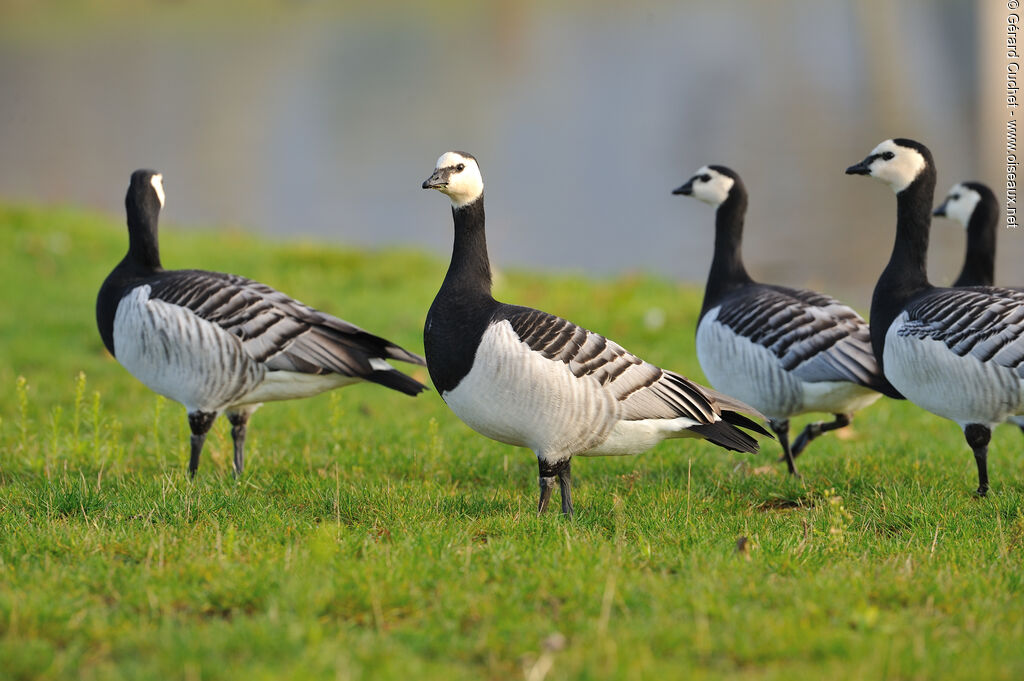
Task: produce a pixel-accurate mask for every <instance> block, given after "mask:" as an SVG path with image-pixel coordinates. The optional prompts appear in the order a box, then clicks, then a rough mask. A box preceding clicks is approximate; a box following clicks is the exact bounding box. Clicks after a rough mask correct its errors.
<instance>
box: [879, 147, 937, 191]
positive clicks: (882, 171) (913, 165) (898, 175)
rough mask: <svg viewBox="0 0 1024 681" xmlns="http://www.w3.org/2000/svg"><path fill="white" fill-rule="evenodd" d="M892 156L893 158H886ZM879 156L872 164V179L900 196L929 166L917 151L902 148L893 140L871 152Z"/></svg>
mask: <svg viewBox="0 0 1024 681" xmlns="http://www.w3.org/2000/svg"><path fill="white" fill-rule="evenodd" d="M888 154H892V157H891V158H886V157H885V156H886V155H888ZM871 156H877V157H878V158H876V159H875V160H874V161H872V162H871V177H876V178H878V179H879V180H881V181H882V182H885V183H886V184H887V185H889V186H890V187H892V190H893V191H894V192H896V193H897V194H899V193H900V192H901V191H903V190H904V189H906V188H907V187H909V186H910V183H911V182H913V181H914V180H916V179H917V176H918V175H920V174H921V171H922V170H924V167H925V166H926V165H927V161H925V159H924V156H922V155H921V154H920V153H918V152H917V150H916V149H911V148H909V147H901V146H900V145H898V144H896V143H895V142H894V141H892V140H886V141H884V142H882V143H881V144H879V145H878V146H877V147H875V148H874V149H873V150H872V151H871Z"/></svg>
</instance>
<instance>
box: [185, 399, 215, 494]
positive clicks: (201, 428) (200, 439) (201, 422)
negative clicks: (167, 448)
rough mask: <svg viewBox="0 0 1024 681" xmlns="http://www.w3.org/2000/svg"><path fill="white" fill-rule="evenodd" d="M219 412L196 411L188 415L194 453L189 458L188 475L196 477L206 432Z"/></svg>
mask: <svg viewBox="0 0 1024 681" xmlns="http://www.w3.org/2000/svg"><path fill="white" fill-rule="evenodd" d="M216 420H217V413H216V412H211V411H194V412H192V413H190V414H189V415H188V427H189V428H190V429H191V430H192V441H191V444H192V453H191V455H190V456H189V459H188V476H189V477H190V478H194V477H196V470H198V468H199V454H200V453H202V451H203V443H204V442H206V434H207V433H209V432H210V428H211V427H212V426H213V422H214V421H216Z"/></svg>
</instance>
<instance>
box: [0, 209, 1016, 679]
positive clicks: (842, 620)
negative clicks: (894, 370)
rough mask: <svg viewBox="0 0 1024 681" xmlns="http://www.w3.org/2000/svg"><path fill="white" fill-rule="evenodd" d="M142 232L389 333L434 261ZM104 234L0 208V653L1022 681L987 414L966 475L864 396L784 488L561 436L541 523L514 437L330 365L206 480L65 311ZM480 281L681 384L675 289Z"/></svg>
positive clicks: (908, 416) (569, 673)
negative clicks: (324, 391) (564, 452)
mask: <svg viewBox="0 0 1024 681" xmlns="http://www.w3.org/2000/svg"><path fill="white" fill-rule="evenodd" d="M436 223H437V234H438V239H439V240H443V241H442V243H443V244H444V245H445V246H447V245H448V243H449V242H450V238H451V235H450V233H449V231H448V230H449V229H450V226H449V225H448V221H447V220H446V219H444V218H443V216H442V217H438V218H437V220H436ZM162 235H163V241H164V250H163V256H164V264H165V265H167V266H169V267H182V266H188V267H201V268H209V269H218V270H227V271H232V272H237V273H240V274H245V275H247V276H250V277H253V278H256V279H260V280H262V281H265V282H267V283H269V284H271V285H274V286H276V287H278V288H281V289H283V290H285V291H287V292H289V293H291V294H292V295H295V296H296V297H298V298H299V299H301V300H303V301H304V302H307V303H309V304H311V305H314V306H316V307H320V308H322V309H325V310H328V311H331V312H334V313H336V314H338V315H339V316H341V317H343V318H346V319H349V320H350V321H353V322H356V323H358V324H360V325H362V326H365V327H367V328H369V329H370V330H372V331H374V332H377V333H380V334H382V335H385V336H387V337H390V338H392V339H394V340H395V341H397V342H399V343H401V344H403V345H405V346H407V347H409V348H410V349H413V350H417V351H422V338H421V328H422V322H423V318H424V315H425V313H426V310H427V308H428V306H429V304H430V300H431V299H432V297H433V294H434V292H435V291H436V289H437V286H438V285H439V283H440V280H441V278H442V276H443V274H444V270H445V267H446V263H445V262H441V261H439V260H437V259H433V258H429V257H426V256H423V255H419V254H415V253H409V252H383V253H373V254H367V253H359V252H351V251H344V250H339V249H333V248H325V247H324V246H322V245H319V244H299V245H296V244H281V243H269V242H266V241H260V240H258V239H253V238H252V237H251V236H248V235H242V234H237V233H230V232H222V233H216V234H213V235H210V234H199V233H194V232H188V231H183V230H180V229H175V228H174V226H173V225H172V226H170V227H167V226H165V227H164V229H163V230H162ZM125 249H126V234H125V230H124V227H123V226H122V224H121V222H120V221H117V220H109V219H106V218H101V217H97V216H94V215H90V214H83V213H80V212H75V211H72V210H58V209H45V210H44V209H38V208H30V207H17V206H9V205H8V206H3V207H0V282H2V286H3V291H4V292H5V293H6V295H5V296H4V304H3V306H2V307H0V385H2V386H3V389H2V391H0V419H2V420H0V678H3V679H36V678H42V679H67V678H81V679H148V678H162V679H189V680H191V679H229V678H240V679H309V678H330V679H371V678H372V679H403V680H405V679H433V678H437V679H520V678H524V679H529V680H531V681H536V680H539V679H543V678H547V679H570V678H572V679H577V678H579V679H671V678H693V679H718V678H729V679H802V678H807V679H826V678H831V679H839V678H842V679H873V680H877V679H937V678H944V679H1008V680H1009V679H1021V678H1024V560H1022V556H1024V511H1022V503H1024V456H1022V455H1021V451H1022V449H1024V438H1022V437H1021V433H1020V432H1019V431H1018V430H1016V429H1011V428H1009V427H1003V428H1000V429H999V430H998V431H997V432H996V434H995V436H994V439H993V444H992V447H991V454H990V471H991V473H992V479H993V489H992V492H991V493H990V496H989V497H988V498H987V499H983V500H979V499H976V498H974V497H973V496H972V494H971V492H972V490H973V489H974V488H975V487H976V485H977V479H976V474H975V467H974V462H973V458H972V457H971V455H970V453H969V450H968V449H967V448H966V446H965V445H964V443H963V439H962V436H961V434H960V431H959V429H958V428H957V427H956V426H955V425H953V424H952V423H949V422H946V421H942V420H939V419H937V418H934V417H931V416H929V415H927V414H925V413H923V412H921V411H919V410H917V409H916V408H914V407H912V406H910V405H907V404H905V403H894V402H881V403H878V404H876V405H875V406H873V407H871V408H870V409H868V410H867V411H865V412H863V413H862V414H861V415H860V416H859V417H858V418H857V419H856V420H855V423H854V428H853V429H850V430H848V431H845V432H843V433H841V434H840V435H842V436H843V437H842V439H840V438H839V437H831V436H830V437H824V438H821V439H820V440H818V441H816V442H815V443H814V445H812V446H811V447H810V449H809V452H808V453H807V454H806V455H805V456H803V457H801V459H799V461H798V464H799V465H801V467H802V473H803V480H802V481H795V480H791V479H789V478H788V477H787V476H785V475H783V471H784V466H783V465H782V464H778V463H775V458H776V456H777V454H778V447H777V445H775V444H774V443H772V442H769V441H765V442H763V445H764V453H763V454H761V455H755V456H746V455H742V456H741V455H735V454H730V453H726V452H724V451H722V450H720V449H717V448H715V447H712V446H710V445H706V444H704V443H700V442H697V441H691V440H684V441H680V440H677V441H673V442H666V443H663V444H662V445H660V446H659V447H657V448H656V449H655V450H653V451H651V452H649V453H647V454H645V455H643V456H640V457H636V458H619V459H611V458H604V459H587V460H580V461H578V463H577V465H576V466H574V468H573V473H574V477H575V482H576V490H575V494H574V500H575V503H576V511H577V514H576V517H575V519H574V520H572V521H567V520H565V519H563V518H562V517H560V516H559V515H558V514H557V513H549V514H548V515H546V516H544V517H537V516H536V514H535V513H534V508H535V506H534V505H535V503H536V495H537V488H536V484H537V478H536V476H537V468H536V461H535V459H534V458H533V456H532V455H531V453H530V452H528V451H526V450H517V449H512V448H510V447H507V446H504V445H500V444H498V443H495V442H491V441H490V440H486V439H484V438H482V437H480V436H478V435H476V434H475V433H473V432H471V431H470V430H469V429H468V428H466V427H465V426H463V425H462V424H461V423H460V422H459V421H458V420H457V419H456V418H455V417H454V416H453V415H452V414H451V413H450V412H448V411H447V409H446V407H445V406H444V404H443V403H442V401H441V400H440V398H439V397H438V395H437V394H436V393H434V392H430V393H426V394H424V395H421V396H420V397H418V398H416V399H412V398H408V397H405V396H403V395H400V394H397V393H393V392H391V391H387V390H384V389H381V388H378V387H375V386H370V385H360V386H354V387H351V388H346V389H344V390H341V391H338V392H335V393H332V394H328V395H323V396H320V397H318V398H315V399H312V400H307V401H303V402H292V403H282V404H272V405H268V406H266V407H264V408H263V409H261V410H260V411H259V412H257V413H256V415H255V416H254V417H253V421H252V427H251V430H250V439H249V451H248V454H249V456H248V458H247V469H246V473H245V475H244V477H243V478H242V480H241V481H240V482H235V481H234V480H233V479H232V476H231V472H230V460H231V443H230V436H229V433H228V428H227V427H226V425H227V424H226V422H223V421H222V422H220V423H218V424H217V426H216V427H215V429H214V431H213V432H212V433H211V437H210V438H209V440H208V441H207V447H206V451H205V452H204V459H203V461H202V463H201V465H200V469H199V475H198V477H197V478H196V480H195V482H190V481H189V480H188V479H187V476H186V475H185V466H186V460H187V434H188V429H187V425H186V421H185V416H184V411H183V409H182V408H181V407H180V406H179V405H177V404H174V403H171V402H168V401H165V400H163V399H161V398H158V397H156V396H155V395H153V394H152V393H150V392H149V391H148V390H147V389H146V388H144V387H143V386H142V385H141V384H139V383H138V382H137V381H135V379H133V378H132V377H131V376H130V375H128V374H127V372H125V371H124V370H123V369H121V368H120V366H118V365H117V363H116V362H114V361H113V360H112V359H110V358H109V357H108V356H107V355H106V353H105V352H104V350H103V347H102V344H101V343H100V339H99V336H98V334H97V332H96V329H95V323H94V317H93V305H94V299H95V293H96V291H97V289H98V287H99V285H100V282H101V281H102V280H103V277H104V276H105V275H106V273H107V272H108V271H109V269H110V268H111V267H112V266H113V265H114V263H115V262H116V261H117V260H118V259H119V258H120V257H121V256H122V254H123V253H124V251H125ZM496 295H497V296H498V297H499V298H503V299H506V300H512V301H515V302H519V303H523V304H528V305H534V306H538V307H542V308H544V309H547V310H549V311H551V312H555V313H558V314H561V315H563V316H568V317H570V318H572V319H574V320H575V321H577V322H580V323H582V324H584V325H586V326H588V327H590V328H592V329H594V330H596V331H600V332H603V333H605V334H607V335H609V336H611V337H613V338H615V339H616V340H618V341H619V342H621V343H622V344H624V345H625V346H626V347H628V348H630V349H631V350H633V351H634V352H637V353H638V354H641V355H643V356H645V357H646V358H647V359H650V360H651V361H654V362H656V363H660V364H662V365H664V366H668V367H672V368H675V369H677V370H679V371H682V372H683V373H686V374H687V375H689V376H691V377H694V378H701V374H700V370H699V367H698V365H697V363H696V357H695V354H694V340H693V330H694V323H695V321H696V315H697V311H698V307H699V291H696V290H694V289H692V288H690V287H685V286H681V285H678V284H674V283H670V282H666V281H662V280H657V279H652V278H648V277H646V276H628V277H622V278H618V279H614V280H603V281H592V280H587V279H585V278H582V277H566V276H549V275H544V276H538V275H532V274H526V273H513V272H507V273H503V275H502V276H501V277H500V278H499V280H498V283H497V287H496ZM662 315H663V316H664V326H662V327H661V328H652V327H657V324H653V325H652V324H650V323H649V322H650V321H651V320H652V319H654V320H657V318H658V317H660V316H662ZM416 375H417V377H418V378H420V379H421V380H424V381H425V380H427V377H426V373H425V371H423V370H422V369H419V370H418V371H417V372H416ZM802 423H803V422H802V421H800V422H799V423H798V424H797V425H802ZM741 538H746V541H745V542H743V541H742V540H741ZM740 544H742V549H739V548H738V546H739V545H740Z"/></svg>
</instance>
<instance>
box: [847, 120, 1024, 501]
mask: <svg viewBox="0 0 1024 681" xmlns="http://www.w3.org/2000/svg"><path fill="white" fill-rule="evenodd" d="M846 172H847V174H849V175H870V176H871V177H875V178H877V179H879V180H881V181H883V182H885V183H886V184H888V185H889V186H890V187H892V189H893V191H894V192H896V240H895V243H894V244H893V249H892V255H891V256H890V258H889V264H888V265H886V267H885V270H883V272H882V274H881V276H880V277H879V279H878V283H877V284H876V285H875V292H874V295H873V296H872V299H871V345H872V347H873V348H874V352H875V357H876V358H877V359H878V361H879V364H880V365H881V366H882V370H883V372H884V373H885V377H886V378H888V379H889V381H890V382H891V383H892V384H893V386H895V387H896V389H897V390H899V391H900V392H901V393H903V394H904V395H905V396H906V397H907V399H909V400H911V401H912V402H914V403H915V404H917V405H918V406H920V407H923V408H924V409H927V410H928V411H930V412H932V413H933V414H937V415H939V416H943V417H945V418H948V419H950V420H952V421H955V422H956V423H957V424H959V425H960V427H961V428H962V429H963V431H964V437H965V438H966V440H967V444H968V445H969V446H970V447H971V449H972V450H973V452H974V458H975V461H976V463H977V466H978V491H977V494H978V495H979V496H984V495H985V494H986V492H988V487H989V485H988V465H987V459H988V443H989V440H990V439H991V436H992V427H993V426H994V425H995V424H998V423H1001V422H1003V421H1005V420H1007V419H1008V418H1010V417H1011V416H1016V415H1020V414H1024V292H1021V291H1015V290H1012V289H1006V288H995V287H988V286H972V287H968V288H936V287H934V286H932V285H931V284H930V283H929V282H928V274H927V258H928V235H929V229H930V227H931V213H932V209H931V205H932V197H933V195H934V192H935V164H934V162H933V161H932V155H931V152H930V151H929V150H928V148H927V147H925V146H924V145H923V144H920V143H919V142H915V141H913V140H908V139H890V140H886V141H884V142H882V143H881V144H879V145H878V146H877V147H875V149H874V150H873V151H872V152H871V153H870V154H869V155H868V156H867V157H866V158H865V159H864V160H863V161H861V162H860V163H857V164H855V165H852V166H850V167H849V168H847V169H846Z"/></svg>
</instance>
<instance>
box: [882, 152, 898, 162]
mask: <svg viewBox="0 0 1024 681" xmlns="http://www.w3.org/2000/svg"><path fill="white" fill-rule="evenodd" d="M895 157H896V154H894V153H892V152H891V151H886V152H883V153H882V158H883V159H885V160H886V161H891V160H893V158H895Z"/></svg>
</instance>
